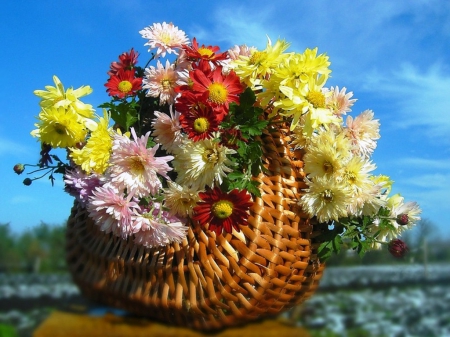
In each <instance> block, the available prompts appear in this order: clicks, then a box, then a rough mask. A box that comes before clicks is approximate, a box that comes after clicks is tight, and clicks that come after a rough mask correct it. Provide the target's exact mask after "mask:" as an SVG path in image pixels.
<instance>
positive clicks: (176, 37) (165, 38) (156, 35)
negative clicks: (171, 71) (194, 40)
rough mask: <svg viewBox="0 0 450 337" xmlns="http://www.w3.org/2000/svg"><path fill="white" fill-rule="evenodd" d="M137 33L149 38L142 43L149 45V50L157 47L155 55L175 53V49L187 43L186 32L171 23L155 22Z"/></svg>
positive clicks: (163, 55)
mask: <svg viewBox="0 0 450 337" xmlns="http://www.w3.org/2000/svg"><path fill="white" fill-rule="evenodd" d="M139 33H140V34H141V35H142V37H143V38H144V39H148V40H149V41H148V42H147V43H146V44H144V46H149V49H148V50H149V51H151V50H152V49H156V48H157V50H156V55H155V57H159V56H162V57H165V56H166V53H169V54H171V53H174V54H176V55H177V54H178V52H177V49H179V48H181V46H182V45H185V44H188V43H189V39H188V38H187V36H186V33H185V32H184V31H182V30H180V29H178V27H176V26H174V25H173V23H165V22H163V23H162V24H161V23H155V24H153V25H152V26H149V27H145V28H144V29H143V30H141V31H139Z"/></svg>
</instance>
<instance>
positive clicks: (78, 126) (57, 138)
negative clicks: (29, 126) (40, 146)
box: [31, 107, 87, 148]
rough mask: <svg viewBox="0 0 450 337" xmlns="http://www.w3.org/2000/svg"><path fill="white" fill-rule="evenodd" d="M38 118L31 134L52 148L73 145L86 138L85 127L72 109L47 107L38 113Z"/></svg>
mask: <svg viewBox="0 0 450 337" xmlns="http://www.w3.org/2000/svg"><path fill="white" fill-rule="evenodd" d="M38 119H39V123H36V124H35V126H36V127H37V129H36V130H33V131H31V135H32V136H33V137H37V138H39V139H40V141H41V142H42V143H45V144H48V145H51V146H52V147H54V148H56V147H60V148H66V147H71V146H75V145H76V144H77V143H81V142H83V141H84V140H85V138H86V135H87V129H86V128H85V126H84V124H83V123H80V119H79V118H78V114H77V113H76V112H74V111H73V109H65V108H63V107H59V108H56V107H49V108H46V109H43V110H42V111H41V112H40V113H39V116H38Z"/></svg>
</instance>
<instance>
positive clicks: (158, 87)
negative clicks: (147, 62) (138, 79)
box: [142, 60, 178, 105]
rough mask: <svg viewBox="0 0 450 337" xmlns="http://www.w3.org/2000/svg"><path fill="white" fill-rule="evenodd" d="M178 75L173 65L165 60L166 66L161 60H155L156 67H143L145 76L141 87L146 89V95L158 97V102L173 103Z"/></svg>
mask: <svg viewBox="0 0 450 337" xmlns="http://www.w3.org/2000/svg"><path fill="white" fill-rule="evenodd" d="M177 80H178V75H177V72H176V71H175V65H174V64H170V62H169V60H167V61H166V67H165V68H164V66H163V65H162V63H161V62H159V61H158V62H157V64H156V67H153V66H150V68H146V69H145V78H144V79H143V81H142V83H143V88H144V89H148V91H147V93H146V96H150V97H159V104H161V105H162V104H164V103H167V104H173V103H174V100H175V97H176V96H177V95H178V94H177V93H176V92H175V87H176V86H177Z"/></svg>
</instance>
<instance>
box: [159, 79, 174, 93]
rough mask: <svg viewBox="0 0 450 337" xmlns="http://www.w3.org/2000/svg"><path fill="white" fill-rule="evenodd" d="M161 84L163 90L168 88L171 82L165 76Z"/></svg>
mask: <svg viewBox="0 0 450 337" xmlns="http://www.w3.org/2000/svg"><path fill="white" fill-rule="evenodd" d="M161 85H162V87H163V89H164V90H167V89H170V88H171V87H172V83H171V82H170V80H168V79H167V78H165V79H163V80H162V81H161Z"/></svg>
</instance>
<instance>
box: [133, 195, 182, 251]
mask: <svg viewBox="0 0 450 337" xmlns="http://www.w3.org/2000/svg"><path fill="white" fill-rule="evenodd" d="M152 207H153V210H151V211H146V210H141V211H140V212H136V218H135V222H134V229H135V231H136V232H135V233H134V237H135V239H134V242H135V243H136V244H140V245H143V246H145V247H149V248H152V247H161V246H166V245H168V244H170V243H172V242H181V241H182V240H183V239H184V238H185V237H186V233H187V230H188V227H187V226H185V225H184V224H183V223H182V222H181V220H180V219H178V218H177V217H175V216H173V215H170V214H169V213H168V212H166V211H163V210H162V209H161V208H160V205H159V204H156V203H155V204H153V205H152Z"/></svg>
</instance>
